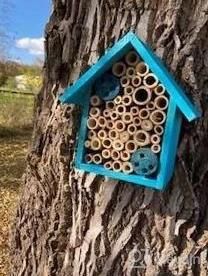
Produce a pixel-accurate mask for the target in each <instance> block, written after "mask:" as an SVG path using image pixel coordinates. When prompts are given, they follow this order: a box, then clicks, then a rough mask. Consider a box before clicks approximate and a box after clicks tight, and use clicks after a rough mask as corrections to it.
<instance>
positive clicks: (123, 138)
mask: <svg viewBox="0 0 208 276" xmlns="http://www.w3.org/2000/svg"><path fill="white" fill-rule="evenodd" d="M119 134H120V140H121V142H122V143H126V142H127V141H128V140H129V137H130V135H129V133H128V131H123V132H121V133H119Z"/></svg>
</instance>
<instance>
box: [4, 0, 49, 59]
mask: <svg viewBox="0 0 208 276" xmlns="http://www.w3.org/2000/svg"><path fill="white" fill-rule="evenodd" d="M1 1H5V0H0V2H1ZM11 2H12V6H11V8H10V9H9V11H8V18H9V24H8V28H9V30H10V32H11V34H12V36H13V37H14V39H13V40H12V45H11V50H10V56H11V58H12V59H19V60H21V61H22V62H24V63H33V61H34V60H35V59H36V58H37V57H41V56H42V52H43V47H42V45H43V39H41V38H42V37H43V35H44V28H45V24H46V23H47V21H48V19H49V16H50V12H51V2H52V0H17V1H15V0H11Z"/></svg>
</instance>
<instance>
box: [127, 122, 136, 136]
mask: <svg viewBox="0 0 208 276" xmlns="http://www.w3.org/2000/svg"><path fill="white" fill-rule="evenodd" d="M127 131H128V133H129V134H130V135H134V134H135V133H136V131H137V127H136V126H135V125H134V124H130V125H128V127H127Z"/></svg>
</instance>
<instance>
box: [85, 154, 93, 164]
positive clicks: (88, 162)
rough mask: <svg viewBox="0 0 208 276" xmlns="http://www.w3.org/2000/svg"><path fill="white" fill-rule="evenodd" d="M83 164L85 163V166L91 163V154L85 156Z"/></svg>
mask: <svg viewBox="0 0 208 276" xmlns="http://www.w3.org/2000/svg"><path fill="white" fill-rule="evenodd" d="M85 163H87V164H90V163H92V154H86V155H85Z"/></svg>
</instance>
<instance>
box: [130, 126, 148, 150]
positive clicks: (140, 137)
mask: <svg viewBox="0 0 208 276" xmlns="http://www.w3.org/2000/svg"><path fill="white" fill-rule="evenodd" d="M134 140H135V142H136V144H137V145H138V146H140V147H144V146H146V145H148V144H150V134H149V133H148V132H147V131H145V130H142V129H141V130H138V131H137V132H136V133H135V135H134Z"/></svg>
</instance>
